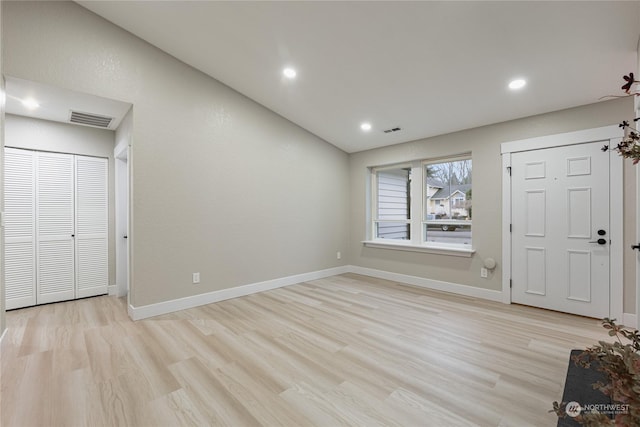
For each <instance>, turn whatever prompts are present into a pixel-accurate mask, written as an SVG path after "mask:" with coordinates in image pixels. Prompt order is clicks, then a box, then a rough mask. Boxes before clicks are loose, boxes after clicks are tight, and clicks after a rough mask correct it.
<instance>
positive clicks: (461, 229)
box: [423, 159, 473, 245]
mask: <svg viewBox="0 0 640 427" xmlns="http://www.w3.org/2000/svg"><path fill="white" fill-rule="evenodd" d="M471 172H472V163H471V159H462V160H455V161H449V162H442V163H429V164H426V165H425V166H424V177H425V187H424V188H425V189H426V191H425V195H424V201H425V203H424V209H423V211H424V217H423V233H424V234H423V236H424V241H425V242H436V243H453V244H465V245H471V223H472V205H473V202H472V192H471V184H472V173H471Z"/></svg>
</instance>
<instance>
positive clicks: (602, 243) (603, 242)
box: [589, 239, 607, 245]
mask: <svg viewBox="0 0 640 427" xmlns="http://www.w3.org/2000/svg"><path fill="white" fill-rule="evenodd" d="M589 243H597V244H599V245H606V244H607V240H606V239H598V240H594V241H591V242H589Z"/></svg>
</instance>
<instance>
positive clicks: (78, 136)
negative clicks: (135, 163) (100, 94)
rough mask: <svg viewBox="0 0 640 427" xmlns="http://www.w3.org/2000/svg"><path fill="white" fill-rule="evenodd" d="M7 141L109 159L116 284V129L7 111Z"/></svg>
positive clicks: (111, 243)
mask: <svg viewBox="0 0 640 427" xmlns="http://www.w3.org/2000/svg"><path fill="white" fill-rule="evenodd" d="M4 144H5V146H6V147H14V148H26V149H30V150H40V151H53V152H57V153H70V154H81V155H85V156H94V157H105V158H107V159H109V231H110V233H109V284H110V285H113V284H114V283H115V262H114V260H115V246H114V229H115V228H114V220H115V209H114V206H115V199H114V194H115V191H114V187H115V185H114V179H113V177H114V160H113V147H114V145H115V132H113V131H110V130H105V129H96V128H90V127H86V126H76V125H70V124H66V123H57V122H51V121H48V120H38V119H34V118H31V117H23V116H15V115H12V114H7V115H6V118H5V138H4Z"/></svg>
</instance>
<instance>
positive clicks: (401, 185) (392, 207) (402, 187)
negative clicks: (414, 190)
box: [375, 168, 411, 220]
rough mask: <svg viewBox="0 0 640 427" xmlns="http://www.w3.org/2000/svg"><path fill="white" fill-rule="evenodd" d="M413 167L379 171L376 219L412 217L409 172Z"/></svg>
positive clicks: (377, 174)
mask: <svg viewBox="0 0 640 427" xmlns="http://www.w3.org/2000/svg"><path fill="white" fill-rule="evenodd" d="M410 173H411V169H408V168H398V169H385V170H382V171H378V172H377V173H376V176H377V178H378V179H377V187H378V188H377V194H378V200H377V204H376V213H375V214H376V219H378V220H389V219H393V220H404V219H411V209H410V207H411V201H410V198H409V194H410V192H409V174H410Z"/></svg>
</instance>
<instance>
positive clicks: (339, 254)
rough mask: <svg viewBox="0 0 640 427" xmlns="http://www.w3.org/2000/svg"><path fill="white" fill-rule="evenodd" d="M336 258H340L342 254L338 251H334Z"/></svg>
mask: <svg viewBox="0 0 640 427" xmlns="http://www.w3.org/2000/svg"><path fill="white" fill-rule="evenodd" d="M336 258H337V259H341V258H342V254H341V253H340V252H339V251H338V252H336Z"/></svg>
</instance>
